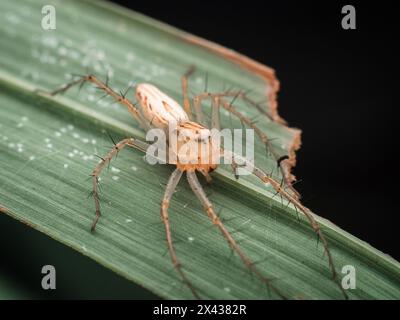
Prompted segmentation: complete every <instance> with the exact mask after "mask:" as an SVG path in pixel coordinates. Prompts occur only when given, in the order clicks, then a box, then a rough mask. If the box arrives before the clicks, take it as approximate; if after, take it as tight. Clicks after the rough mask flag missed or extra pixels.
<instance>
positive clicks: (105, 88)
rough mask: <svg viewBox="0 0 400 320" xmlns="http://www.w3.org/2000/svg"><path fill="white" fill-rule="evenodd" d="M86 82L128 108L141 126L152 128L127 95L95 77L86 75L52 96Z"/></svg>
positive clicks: (52, 93) (56, 91)
mask: <svg viewBox="0 0 400 320" xmlns="http://www.w3.org/2000/svg"><path fill="white" fill-rule="evenodd" d="M85 82H91V83H93V84H94V85H96V86H97V87H98V88H99V89H100V90H102V91H104V93H105V95H109V96H111V97H113V98H114V99H115V101H116V102H119V103H120V104H122V105H124V106H125V107H126V108H128V111H129V112H130V113H131V114H132V116H133V117H134V118H135V119H136V120H137V121H138V122H139V123H140V125H141V126H142V127H143V128H144V129H149V128H150V126H149V124H148V123H147V121H145V119H144V118H143V116H142V115H141V113H140V112H139V110H138V109H137V108H136V107H135V105H134V104H133V103H132V102H131V101H129V100H128V99H127V98H126V97H125V95H123V94H121V93H117V92H115V91H114V90H113V89H111V87H110V86H109V85H108V83H104V82H103V81H101V80H99V79H98V78H97V77H96V76H94V75H91V74H89V75H86V76H82V77H80V78H78V79H76V80H73V81H71V82H69V83H67V84H64V85H62V86H61V87H59V88H58V89H56V90H54V91H51V92H49V94H50V95H52V96H55V95H57V94H60V93H64V92H66V91H67V90H69V89H70V88H71V87H73V86H75V85H78V84H79V85H83V84H84V83H85Z"/></svg>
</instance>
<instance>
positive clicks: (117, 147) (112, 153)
mask: <svg viewBox="0 0 400 320" xmlns="http://www.w3.org/2000/svg"><path fill="white" fill-rule="evenodd" d="M133 140H134V139H124V140H121V141H120V142H118V143H116V144H115V145H114V146H113V147H112V149H111V150H110V151H109V152H108V153H107V154H106V155H105V156H104V157H102V158H101V161H100V163H99V164H98V165H97V166H96V168H95V169H94V170H93V172H92V180H93V191H92V195H93V199H94V205H95V208H96V217H95V219H94V221H93V223H92V227H91V230H92V231H94V230H95V229H96V225H97V222H98V221H99V218H100V216H101V212H100V199H99V190H98V187H99V186H98V183H99V175H100V173H101V171H102V170H103V169H104V167H105V165H106V164H107V163H109V162H110V161H111V159H112V158H113V157H114V156H116V155H117V154H118V152H119V151H121V150H122V149H123V148H124V147H125V146H126V145H128V144H130V143H132V142H133Z"/></svg>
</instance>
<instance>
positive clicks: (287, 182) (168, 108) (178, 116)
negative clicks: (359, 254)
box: [49, 66, 348, 299]
mask: <svg viewBox="0 0 400 320" xmlns="http://www.w3.org/2000/svg"><path fill="white" fill-rule="evenodd" d="M194 70H195V67H194V66H192V67H190V68H189V70H188V71H187V72H186V73H185V74H184V75H183V76H182V77H181V86H182V95H183V108H182V107H181V106H180V105H179V104H178V103H177V102H176V101H174V100H173V99H172V98H170V97H169V96H167V95H166V94H165V93H163V92H161V91H160V90H159V89H158V88H156V87H155V86H153V85H151V84H147V83H141V84H138V85H137V86H136V99H137V100H138V102H139V103H140V106H141V109H142V112H140V111H139V109H138V108H137V107H136V104H133V103H132V102H131V101H130V100H128V99H127V98H126V97H125V95H124V94H123V93H117V92H116V91H114V90H113V89H112V88H111V87H110V86H109V85H108V79H107V80H106V82H102V81H101V80H99V79H98V78H97V77H96V76H94V75H92V74H88V75H85V76H79V78H77V79H75V80H73V81H71V82H69V83H67V84H64V85H63V86H61V87H60V88H58V89H56V90H54V91H52V92H50V93H49V94H50V95H52V96H54V95H57V94H60V93H63V92H65V91H67V90H68V89H70V88H71V87H73V86H75V85H78V84H79V85H80V86H83V85H84V83H86V82H91V83H93V84H94V85H95V86H97V87H98V88H99V89H100V90H102V91H104V93H105V95H109V96H111V97H112V98H114V99H115V101H116V102H119V103H120V104H122V105H124V106H125V107H126V108H127V109H128V111H129V112H130V113H131V115H132V116H133V117H134V118H135V119H136V120H137V121H138V122H139V124H140V125H141V126H142V127H143V129H144V130H148V129H150V128H151V127H157V128H164V129H165V128H166V127H168V125H169V121H171V120H177V123H178V129H179V128H185V129H188V130H193V131H196V130H208V129H207V128H206V127H205V126H203V125H202V123H204V122H203V121H204V115H203V111H202V101H203V100H206V99H211V102H212V104H211V107H212V109H211V127H212V128H217V129H219V128H220V120H219V111H220V108H221V107H222V108H223V109H225V110H226V111H228V112H229V113H231V114H232V115H233V116H235V117H237V118H238V119H239V120H240V121H241V122H242V123H244V124H245V125H247V126H248V127H250V128H252V129H254V131H255V133H256V134H257V135H258V137H259V138H260V140H261V141H262V142H263V143H264V144H265V146H266V149H267V152H269V153H270V154H272V156H273V157H274V158H275V160H276V162H277V165H278V167H279V168H280V170H281V173H282V177H283V178H282V182H281V183H279V182H278V181H276V180H274V179H273V178H272V177H271V176H270V175H268V174H266V173H265V172H263V171H262V170H261V169H260V168H257V167H255V166H254V165H253V164H250V163H246V164H247V165H249V166H250V167H251V168H253V171H252V174H253V175H254V176H256V177H257V178H259V179H260V180H261V181H262V182H263V183H269V184H270V185H271V186H272V187H273V188H274V189H275V191H276V193H277V194H280V195H281V196H282V197H284V198H285V199H286V200H287V201H288V202H289V203H292V204H293V205H294V207H295V208H296V210H297V209H298V210H299V211H301V212H302V213H303V214H304V215H305V217H306V218H307V220H308V221H309V223H310V225H311V227H312V229H313V230H314V232H315V233H316V234H317V236H318V238H319V239H320V240H321V242H322V244H323V247H324V252H325V254H326V255H327V257H328V262H329V269H330V272H331V275H332V278H333V281H334V282H336V284H337V285H338V286H339V288H340V290H341V291H342V293H343V295H344V297H345V298H346V299H347V298H348V297H347V294H346V292H345V291H344V290H343V288H342V287H341V285H340V283H339V281H338V279H337V274H336V270H335V266H334V263H333V258H332V256H331V253H330V251H329V248H328V243H327V241H326V238H325V237H324V235H323V233H322V231H321V229H320V227H319V225H318V223H317V222H316V220H315V219H314V217H313V215H312V213H311V211H310V210H309V209H308V208H306V207H305V206H304V205H303V204H302V203H301V201H300V195H299V193H298V192H297V191H296V190H295V189H294V188H293V186H292V178H291V176H290V172H289V170H288V167H287V165H286V162H285V160H286V158H287V157H282V158H278V156H277V154H276V153H275V152H274V150H273V148H272V146H271V143H270V141H271V140H270V139H269V138H268V137H267V135H266V134H265V133H264V132H263V131H262V130H261V129H260V128H259V127H258V126H257V125H256V124H254V123H253V121H251V120H250V119H249V118H247V117H246V116H245V115H243V114H242V113H241V112H240V111H238V110H237V109H236V108H235V107H234V106H233V100H235V99H236V98H240V99H243V100H244V101H246V102H247V103H248V104H249V105H252V106H253V107H256V108H258V109H259V111H260V112H262V113H263V114H264V115H265V116H267V117H268V114H267V113H266V112H265V110H263V109H261V108H260V106H259V105H258V104H256V103H255V102H253V101H252V100H251V99H249V98H248V97H247V95H246V93H245V92H243V91H231V90H229V91H225V92H222V93H210V92H208V91H207V90H205V91H204V92H202V93H200V94H198V95H196V96H195V97H194V98H193V107H194V111H195V115H196V119H195V120H194V119H193V114H192V108H191V103H190V98H189V95H188V81H189V77H190V76H191V75H192V74H193V73H194ZM227 98H233V100H231V101H228V100H227ZM126 146H129V147H133V148H136V149H139V150H141V151H146V150H147V148H148V146H149V145H148V144H147V143H145V142H142V141H140V140H138V139H134V138H127V139H123V140H121V141H119V142H118V143H114V146H113V147H112V149H111V150H110V151H109V152H108V153H107V154H106V155H105V156H104V157H101V161H100V162H99V164H98V165H97V166H96V167H95V169H94V170H93V172H92V174H91V176H92V179H93V191H92V195H93V198H94V204H95V209H96V215H95V219H94V221H93V223H92V226H91V231H94V230H95V228H96V225H97V222H98V220H99V218H100V216H101V213H100V200H99V193H98V191H99V190H98V181H99V179H98V178H99V175H100V173H101V171H102V170H103V169H104V167H105V166H106V164H107V163H109V162H110V161H111V159H112V158H113V157H114V156H116V155H117V153H118V152H119V151H121V150H122V149H124V148H125V147H126ZM219 152H220V156H221V155H222V153H223V152H225V155H226V154H227V153H226V152H228V151H227V150H222V149H221V150H219ZM231 156H232V158H236V159H238V158H241V157H239V156H238V155H235V154H233V153H231ZM241 160H242V161H246V160H245V159H243V158H241ZM216 167H217V165H212V164H202V162H201V161H200V164H198V165H193V164H192V165H188V164H181V163H179V161H178V162H177V163H176V169H175V170H174V171H173V172H172V174H171V176H170V178H169V180H168V183H167V186H166V189H165V193H164V197H163V199H162V202H161V219H162V221H163V224H164V227H165V232H166V240H167V244H168V251H169V254H170V257H171V261H172V264H173V266H174V268H175V269H176V270H177V272H178V273H179V275H180V277H181V279H182V281H183V282H184V283H185V284H186V285H187V287H188V288H189V289H190V291H191V292H192V294H193V295H194V297H195V298H197V299H200V296H199V294H198V292H197V290H196V288H195V287H194V286H193V285H192V283H191V281H190V280H189V279H188V277H187V276H186V274H185V273H184V272H183V270H182V265H181V263H180V262H179V260H178V257H177V254H176V251H175V248H174V245H173V242H172V236H171V230H170V224H169V217H168V207H169V202H170V199H171V197H172V195H173V193H174V191H175V188H176V186H177V184H178V182H179V180H180V179H181V177H182V175H183V173H184V172H186V176H187V180H188V182H189V185H190V187H191V189H192V191H193V193H194V194H195V195H196V196H197V198H198V199H199V201H200V202H201V204H202V205H203V208H204V210H205V212H206V213H207V215H208V217H209V218H210V219H211V221H212V222H213V224H214V225H216V226H217V227H218V229H219V230H220V232H221V233H222V235H223V236H224V238H225V239H226V241H227V242H228V243H229V245H230V247H231V248H232V250H233V251H234V252H236V254H237V255H238V256H239V257H240V259H241V260H242V262H243V263H244V265H245V266H246V267H247V268H248V269H249V270H250V271H251V272H253V273H254V274H255V275H256V276H257V277H258V278H259V279H260V280H261V281H262V282H263V283H265V284H266V285H267V286H268V288H269V289H270V290H272V291H273V292H275V293H276V294H277V295H278V296H279V297H281V298H283V299H286V297H285V296H284V295H283V294H282V293H281V292H280V290H278V288H276V287H275V286H274V285H273V284H272V283H271V279H269V278H267V277H265V276H264V275H263V274H262V273H261V272H260V271H259V270H258V269H257V268H256V267H255V264H254V262H253V261H252V260H250V258H248V257H247V255H246V254H245V253H244V252H243V251H242V250H241V248H240V247H239V245H238V243H237V242H236V241H235V240H234V238H233V237H232V235H231V234H230V233H229V231H228V230H227V229H226V227H225V225H224V224H223V222H222V221H221V219H220V218H219V216H218V215H217V214H216V213H215V211H214V208H213V206H212V204H211V202H210V201H209V199H208V198H207V196H206V193H205V192H204V190H203V187H202V186H201V184H200V182H199V180H198V178H197V176H196V173H195V172H196V171H199V172H200V173H201V174H203V175H204V176H205V177H206V179H207V181H211V177H210V175H209V173H210V172H211V171H213V170H214V169H215V168H216ZM232 169H233V171H234V173H235V175H236V170H237V165H236V163H235V161H233V163H232Z"/></svg>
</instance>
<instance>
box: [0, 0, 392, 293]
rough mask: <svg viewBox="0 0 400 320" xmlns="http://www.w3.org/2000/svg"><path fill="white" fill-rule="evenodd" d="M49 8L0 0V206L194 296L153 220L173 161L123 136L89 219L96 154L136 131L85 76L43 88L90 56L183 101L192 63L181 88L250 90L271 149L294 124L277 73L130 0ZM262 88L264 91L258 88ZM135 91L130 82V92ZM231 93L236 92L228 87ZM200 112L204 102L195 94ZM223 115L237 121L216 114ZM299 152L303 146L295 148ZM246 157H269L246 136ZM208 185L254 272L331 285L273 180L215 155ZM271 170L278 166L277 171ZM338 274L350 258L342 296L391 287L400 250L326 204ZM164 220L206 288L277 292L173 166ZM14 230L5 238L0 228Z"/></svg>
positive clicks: (144, 281) (116, 267)
mask: <svg viewBox="0 0 400 320" xmlns="http://www.w3.org/2000/svg"><path fill="white" fill-rule="evenodd" d="M47 2H48V3H47V4H50V5H54V6H55V9H56V14H57V16H56V17H57V20H56V23H57V24H56V30H43V29H42V27H41V19H42V15H41V8H42V3H41V2H40V1H13V2H5V1H3V2H1V3H0V12H1V17H2V22H3V23H2V26H1V27H0V48H1V50H0V211H1V212H3V213H5V214H8V215H10V216H11V217H14V218H16V219H18V220H20V221H21V222H23V223H26V224H28V225H29V226H31V227H33V228H35V229H37V230H39V231H41V232H43V233H45V234H47V235H48V236H50V237H52V238H54V239H56V240H58V241H60V242H62V243H64V244H66V245H68V246H70V247H72V248H74V249H75V250H77V251H79V252H81V253H82V254H84V255H87V256H88V257H90V258H92V259H94V260H96V261H98V262H99V263H100V264H102V265H104V266H106V267H107V268H109V269H111V270H113V271H115V272H116V273H118V274H120V275H122V276H124V277H126V278H127V279H129V280H132V281H134V282H135V283H137V284H139V285H141V286H143V287H145V288H147V289H148V290H150V291H152V292H154V293H156V294H157V295H159V296H160V297H165V298H192V295H191V292H190V290H189V289H188V288H187V287H186V286H185V285H183V284H182V282H181V280H180V278H179V276H178V274H177V272H176V271H175V270H174V268H173V266H172V264H171V262H170V259H169V257H168V252H167V246H166V240H165V232H164V228H163V224H162V222H161V220H160V216H159V211H160V200H161V198H162V195H163V192H164V188H165V183H166V181H167V180H168V177H169V175H170V174H171V172H172V170H173V167H172V166H165V165H159V166H152V165H149V164H148V163H146V162H145V161H143V154H142V153H141V152H139V151H137V150H123V151H122V152H121V153H120V154H119V156H118V159H116V160H114V161H113V162H112V163H111V166H110V170H108V171H106V172H104V174H103V175H102V176H101V178H102V180H101V186H102V194H101V200H102V202H101V206H102V211H103V216H102V218H101V219H100V222H99V224H98V227H97V231H96V233H94V234H92V233H90V230H89V228H90V223H91V221H92V219H93V217H94V206H93V203H92V200H91V199H88V198H87V195H88V194H89V192H90V190H91V181H90V180H87V178H88V177H89V175H90V173H91V172H92V170H93V168H94V166H95V165H96V164H97V162H98V159H96V157H94V156H93V154H94V153H95V154H99V155H104V154H106V153H107V152H108V150H109V148H110V147H111V145H112V143H111V141H110V139H109V138H108V136H107V134H106V133H105V132H109V133H110V134H111V135H112V136H113V137H114V138H115V140H117V139H121V138H123V137H126V136H131V137H135V138H142V139H143V137H144V132H142V131H141V130H140V129H139V126H138V125H137V123H136V122H135V121H134V120H133V119H132V118H131V117H130V116H129V113H128V112H127V111H126V109H124V108H123V107H122V106H119V105H118V104H112V101H110V100H107V99H105V100H100V101H99V102H96V100H97V99H98V98H99V97H100V95H99V93H98V92H97V91H96V90H95V89H94V88H93V87H92V86H90V85H86V86H85V88H83V89H82V91H81V92H80V93H79V94H78V90H77V89H71V90H70V91H68V92H67V93H66V94H65V95H64V96H57V97H49V96H47V95H41V94H38V93H37V91H36V89H45V90H51V89H54V88H56V87H57V86H59V85H61V84H63V83H66V82H67V81H68V80H70V77H69V74H70V73H80V74H82V73H86V67H89V68H90V71H91V72H94V73H95V74H96V75H98V76H99V77H101V78H103V79H104V78H105V75H106V74H107V73H108V74H109V76H110V83H111V86H112V87H113V88H115V89H116V90H124V89H125V88H126V86H127V85H128V84H129V83H130V82H132V81H133V82H134V83H139V82H151V83H153V84H155V85H157V86H158V87H160V88H161V89H162V90H163V91H165V92H166V93H168V94H169V95H171V96H172V97H173V98H175V99H176V100H177V101H182V96H181V89H180V77H181V75H182V74H183V73H184V72H185V71H186V70H187V68H188V67H189V66H190V65H195V66H196V68H197V69H196V73H195V75H194V76H193V78H192V79H191V81H190V84H189V86H190V90H191V92H193V93H199V92H201V91H203V90H204V85H205V74H206V73H207V74H208V90H209V91H210V92H219V91H221V90H222V88H223V87H225V88H229V87H232V86H233V87H235V88H237V89H242V90H248V89H251V90H252V91H251V93H250V94H249V95H250V96H251V98H252V99H253V100H255V101H263V102H265V103H264V104H263V105H262V106H263V108H265V110H266V111H267V112H268V113H269V114H270V115H272V116H273V118H274V119H275V120H276V121H271V120H268V118H267V117H264V116H262V115H261V116H260V114H259V111H258V110H256V108H253V107H251V106H249V105H248V104H246V103H244V102H243V101H237V102H236V101H235V106H236V108H237V109H238V110H240V111H241V112H244V113H246V115H247V116H248V117H249V118H251V119H252V118H254V117H257V120H258V122H257V124H258V125H259V126H260V127H261V128H262V129H263V130H264V132H266V133H267V134H268V136H269V137H270V138H273V139H274V140H273V145H274V148H275V150H276V151H277V152H278V153H279V154H282V155H283V154H290V156H291V160H293V159H294V158H293V157H294V149H295V148H296V147H297V145H298V144H299V140H298V139H299V132H298V131H296V130H293V129H289V128H287V127H286V126H285V125H283V124H282V121H280V119H279V116H278V115H277V113H276V110H275V105H274V94H275V90H276V89H277V88H276V87H277V82H276V81H274V78H273V73H272V72H271V71H270V70H269V69H267V68H265V67H263V66H261V65H258V64H256V63H254V62H252V61H251V60H248V59H247V58H244V57H241V56H239V55H237V54H236V53H234V52H231V51H226V50H225V49H223V48H221V47H218V46H215V45H213V44H209V43H206V42H202V41H201V40H199V39H197V38H195V37H192V36H190V35H187V34H185V33H183V32H181V31H178V30H176V29H174V28H171V27H169V26H166V25H164V24H162V23H159V22H157V21H154V20H152V19H149V18H147V17H144V16H142V15H140V14H137V13H134V12H132V11H128V10H126V9H123V8H120V7H117V6H115V5H112V4H110V3H105V2H98V1H96V2H95V1H93V2H92V1H79V2H78V1H68V2H66V1H63V2H61V1H47ZM266 96H267V97H266ZM129 97H130V98H132V99H134V98H133V94H132V92H131V93H130V94H128V98H129ZM238 100H240V99H238ZM204 109H205V110H206V111H208V112H209V110H210V106H209V104H208V103H205V104H204ZM222 123H223V126H224V127H231V126H233V127H235V128H241V123H240V122H239V121H238V120H237V119H235V118H234V117H233V116H229V115H228V114H226V113H223V114H222ZM304 161H306V159H305V160H304ZM256 163H257V164H258V165H259V166H260V167H262V168H263V169H264V170H265V171H266V172H271V171H272V168H274V167H275V166H276V163H275V160H274V159H272V158H271V157H266V154H265V149H264V147H263V144H262V143H261V142H260V141H258V142H257V144H256ZM213 178H214V181H213V183H212V184H211V185H206V184H205V183H204V181H202V182H203V183H204V186H205V190H206V192H207V194H208V195H209V198H210V200H211V201H212V202H213V204H214V205H215V208H216V210H217V211H218V212H219V213H220V215H221V217H222V218H223V219H224V221H225V223H226V226H227V228H228V229H229V230H230V231H232V232H234V237H235V239H237V240H238V241H240V245H241V247H242V249H243V251H245V252H246V253H247V254H248V255H249V256H250V257H251V258H252V259H253V260H255V261H258V262H259V263H257V267H258V268H259V269H260V270H261V272H262V273H263V274H264V275H265V276H267V277H271V278H273V279H274V285H275V286H276V287H278V288H279V289H280V290H281V291H282V292H283V293H284V294H285V295H286V296H288V297H290V298H321V299H324V298H329V299H340V298H342V297H343V296H342V295H341V292H340V290H339V289H338V287H337V286H336V284H335V283H334V282H333V281H332V279H331V275H330V271H329V268H328V265H327V261H326V257H324V256H323V248H322V246H321V245H317V240H316V236H315V234H314V232H313V231H312V229H311V228H310V227H309V226H308V223H307V221H306V220H305V219H304V218H303V217H302V216H300V219H299V220H297V216H296V211H295V210H294V208H293V206H292V205H289V206H287V205H286V203H285V201H283V203H282V200H281V199H280V198H279V196H277V197H273V194H274V191H273V189H271V187H268V186H266V185H263V184H262V183H260V182H259V181H258V180H257V179H255V178H252V177H243V178H242V177H241V178H240V179H239V181H236V180H235V178H234V177H233V175H232V173H231V172H230V168H229V167H227V168H225V167H223V166H221V167H220V168H218V170H217V171H216V172H214V173H213ZM275 178H276V179H279V175H278V174H277V173H275ZM316 218H317V220H318V221H319V223H320V225H321V228H322V230H323V232H324V233H325V235H326V236H327V239H328V242H329V244H330V250H331V253H332V255H333V258H334V261H335V264H336V267H337V270H338V271H339V276H342V274H341V273H340V271H341V270H342V267H343V266H345V265H351V266H354V267H355V270H356V289H354V290H348V294H349V296H350V298H352V299H395V298H399V297H400V284H399V279H400V268H399V263H398V262H396V261H395V260H393V259H392V258H390V257H388V256H387V255H385V254H383V253H381V252H379V251H377V250H376V249H374V248H372V247H371V246H369V245H368V244H366V243H365V242H363V241H361V240H359V239H357V238H355V237H353V236H351V235H350V234H348V233H346V232H345V231H343V230H341V229H340V228H339V227H337V226H335V225H334V224H332V223H330V222H329V221H326V220H325V219H323V218H320V217H316ZM170 221H171V228H172V234H173V238H174V240H175V245H176V248H177V253H178V256H179V258H180V260H181V262H182V265H183V268H184V271H185V272H186V274H187V276H188V278H189V279H190V280H191V281H192V282H193V284H194V286H195V287H196V288H197V290H198V291H199V294H200V295H201V297H203V298H218V299H229V298H233V299H239V298H243V299H264V298H276V297H275V296H274V295H272V294H271V293H270V292H269V291H268V290H267V289H266V287H265V286H264V285H262V283H261V282H260V281H258V280H257V278H256V277H255V276H254V275H252V274H251V273H249V272H248V270H247V269H246V268H245V267H244V265H243V264H242V262H241V261H240V260H239V258H238V257H236V256H235V255H232V254H231V251H230V249H229V246H228V244H227V243H226V242H225V240H224V238H223V237H222V236H221V235H220V233H219V232H218V230H217V229H216V228H215V227H213V225H212V223H211V221H210V220H209V219H208V217H207V215H206V214H205V213H204V212H203V210H202V208H201V205H200V204H199V203H198V201H197V199H196V198H195V196H194V194H193V193H192V192H191V191H190V188H189V187H188V184H187V182H186V181H185V180H182V181H181V182H180V184H179V185H178V189H177V192H176V193H175V194H174V197H173V199H172V202H171V207H170ZM10 243H12V239H10Z"/></svg>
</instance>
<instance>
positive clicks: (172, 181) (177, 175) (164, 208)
mask: <svg viewBox="0 0 400 320" xmlns="http://www.w3.org/2000/svg"><path fill="white" fill-rule="evenodd" d="M182 173H183V171H181V170H180V169H175V171H174V172H173V173H172V174H171V177H170V178H169V180H168V183H167V187H166V188H165V193H164V198H163V200H162V203H161V218H162V221H163V223H164V226H165V233H166V236H167V243H168V251H169V254H170V256H171V260H172V264H173V265H174V267H175V269H176V270H177V271H178V273H179V275H180V276H181V278H182V280H183V282H184V283H185V284H186V285H187V286H188V287H189V289H190V290H191V291H192V293H193V295H194V296H195V297H196V299H200V296H199V295H198V293H197V292H196V290H195V288H194V286H193V285H192V283H191V282H190V281H189V279H188V278H187V277H186V275H185V274H184V273H183V271H182V265H181V263H180V262H179V260H178V258H177V255H176V251H175V248H174V245H173V243H172V237H171V229H170V225H169V218H168V207H169V202H170V200H171V197H172V195H173V194H174V191H175V188H176V186H177V184H178V182H179V180H180V179H181V177H182Z"/></svg>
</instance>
